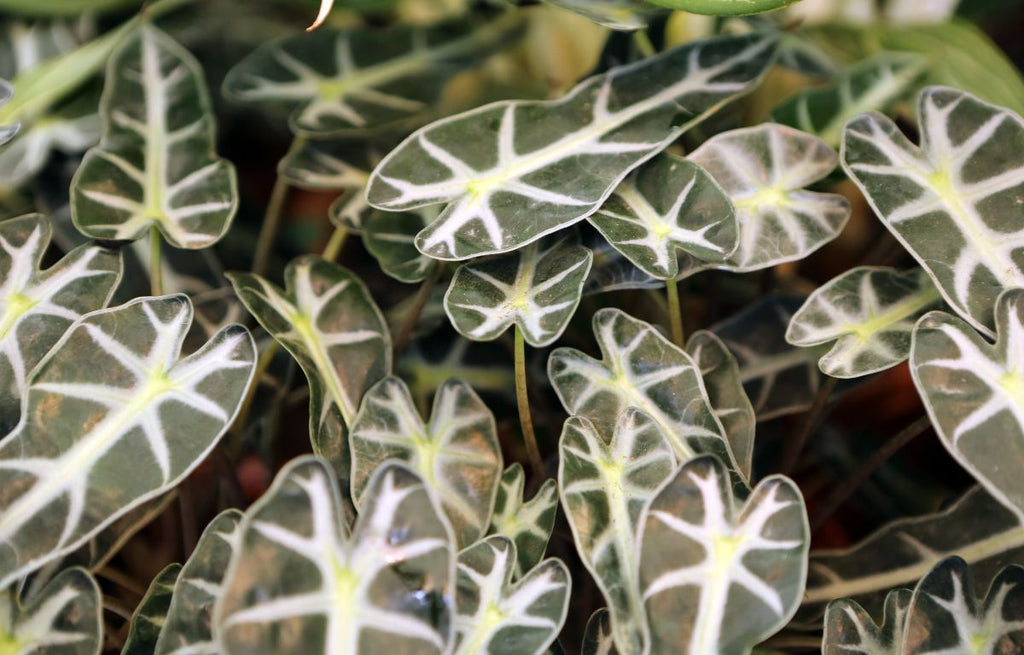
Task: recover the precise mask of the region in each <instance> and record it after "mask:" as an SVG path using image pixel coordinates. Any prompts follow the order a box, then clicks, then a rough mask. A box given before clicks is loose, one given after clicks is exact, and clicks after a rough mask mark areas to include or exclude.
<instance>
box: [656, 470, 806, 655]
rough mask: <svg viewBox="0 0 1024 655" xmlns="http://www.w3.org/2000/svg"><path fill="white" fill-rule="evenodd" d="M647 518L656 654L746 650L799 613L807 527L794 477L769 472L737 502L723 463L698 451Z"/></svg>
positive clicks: (702, 654) (663, 491)
mask: <svg viewBox="0 0 1024 655" xmlns="http://www.w3.org/2000/svg"><path fill="white" fill-rule="evenodd" d="M640 525H641V527H640V545H639V550H638V552H639V557H640V569H639V570H640V585H641V590H642V592H643V598H644V603H645V607H646V610H647V619H648V623H649V626H650V639H651V641H650V648H651V652H655V653H680V652H685V653H689V654H690V655H706V654H707V653H722V654H725V653H730V654H732V653H736V654H739V655H744V654H746V653H750V651H751V648H752V647H753V646H754V645H755V644H757V643H758V642H760V641H761V640H763V639H764V638H765V637H767V636H769V635H771V634H773V633H774V632H776V631H777V630H779V629H780V628H782V626H784V625H785V624H786V623H787V622H788V621H789V619H790V618H791V617H792V616H793V613H794V612H796V608H797V605H798V604H799V602H800V596H801V594H802V593H803V590H804V581H805V579H806V576H807V548H808V546H809V544H810V530H809V529H808V526H807V512H806V510H805V508H804V502H803V497H802V496H801V495H800V490H799V489H798V488H797V486H796V485H795V484H793V482H792V481H790V480H789V479H788V478H785V477H783V476H778V475H773V476H769V477H767V478H765V479H764V480H762V481H761V482H760V483H759V484H758V485H757V487H755V488H754V490H753V492H752V493H751V494H750V497H749V498H747V500H746V502H744V503H743V504H742V506H741V507H740V506H737V504H736V500H735V499H734V498H733V493H732V488H731V485H730V482H729V473H728V471H727V470H726V468H725V466H724V465H723V464H722V463H721V462H720V461H719V460H718V459H717V458H715V457H713V456H702V457H698V458H696V459H693V460H690V461H689V462H687V463H686V464H684V465H683V466H682V467H681V468H680V469H679V471H678V472H677V473H676V474H675V476H674V477H672V478H671V479H670V480H669V481H668V482H666V483H665V484H664V486H662V488H661V490H660V491H659V492H658V494H657V495H656V496H655V497H654V498H653V499H652V500H651V502H650V503H649V504H648V505H647V507H646V508H645V509H644V513H643V516H642V518H641V520H640Z"/></svg>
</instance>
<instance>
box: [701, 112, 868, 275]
mask: <svg viewBox="0 0 1024 655" xmlns="http://www.w3.org/2000/svg"><path fill="white" fill-rule="evenodd" d="M688 159H690V160H691V161H693V162H695V163H697V164H699V165H700V166H701V167H703V168H704V169H705V170H707V172H708V173H710V174H711V176H712V177H714V178H715V181H716V182H718V184H719V185H721V187H722V189H723V190H724V191H725V193H726V195H728V196H729V199H730V200H732V204H733V206H734V207H735V208H736V220H737V222H738V224H739V247H738V248H737V249H736V252H735V253H733V254H732V255H731V256H730V257H729V260H728V261H727V262H726V263H725V264H724V265H722V266H720V268H724V269H725V270H729V271H735V272H738V273H744V272H749V271H755V270H759V269H762V268H767V267H769V266H774V265H776V264H781V263H783V262H790V261H796V260H798V259H803V258H804V257H806V256H807V255H809V254H810V253H812V252H814V251H815V250H817V249H818V248H820V247H821V246H823V245H825V244H826V243H828V242H829V241H831V240H832V239H834V238H836V236H838V235H839V232H840V231H841V230H842V229H843V226H844V225H846V220H847V219H848V218H849V217H850V203H849V201H847V200H846V198H844V197H843V196H840V195H838V194H835V193H821V192H818V191H808V190H806V188H805V187H807V186H808V185H810V184H813V183H814V182H817V181H818V180H820V179H822V178H824V177H825V176H827V175H828V174H829V173H831V172H832V171H833V169H835V167H836V163H837V162H838V158H837V156H836V153H835V151H834V150H832V148H830V147H828V145H826V144H825V142H824V141H822V140H821V139H819V138H817V137H815V136H812V135H810V134H807V133H805V132H801V131H799V130H794V129H793V128H791V127H786V126H784V125H777V124H773V123H765V124H763V125H758V126H756V127H748V128H743V129H738V130H732V131H729V132H725V133H722V134H719V135H717V136H714V137H712V138H710V139H708V140H707V141H706V142H704V144H703V145H701V146H700V147H699V148H697V149H696V150H695V151H693V153H691V154H690V156H689V157H688Z"/></svg>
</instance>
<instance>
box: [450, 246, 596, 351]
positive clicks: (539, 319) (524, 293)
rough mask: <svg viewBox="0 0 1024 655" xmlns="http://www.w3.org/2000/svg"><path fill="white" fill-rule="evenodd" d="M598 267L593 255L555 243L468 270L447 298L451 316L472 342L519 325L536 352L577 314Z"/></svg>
mask: <svg viewBox="0 0 1024 655" xmlns="http://www.w3.org/2000/svg"><path fill="white" fill-rule="evenodd" d="M592 261H593V256H592V254H591V252H590V250H589V249H587V248H584V247H583V246H580V245H575V244H573V243H571V241H569V240H568V239H566V238H561V239H557V238H553V239H549V240H546V241H543V242H534V243H531V244H529V245H528V246H526V247H525V248H522V249H520V250H517V251H516V252H514V253H510V254H507V255H502V256H499V257H493V258H491V259H485V260H483V261H478V262H470V263H467V264H463V265H462V266H460V267H459V268H458V270H456V271H455V276H454V277H453V278H452V282H451V285H450V286H449V287H448V293H446V294H445V296H444V310H445V313H447V314H448V318H449V319H451V322H452V325H454V326H455V329H456V330H458V331H459V333H460V334H462V335H463V336H465V337H467V338H469V339H475V340H478V341H490V340H491V339H497V338H498V337H499V336H500V335H501V334H502V333H503V332H504V331H505V330H507V329H508V328H509V327H511V326H512V324H513V323H514V324H515V325H517V326H518V327H519V329H520V330H522V332H523V337H524V338H525V339H526V342H527V343H529V344H530V345H531V346H534V347H537V348H541V347H543V346H547V345H550V344H551V343H552V342H553V341H555V340H556V339H558V337H559V336H561V334H562V332H563V331H564V330H565V328H566V326H567V325H568V324H569V320H570V319H572V315H573V314H574V313H575V312H576V307H578V306H579V304H580V298H581V297H582V293H583V283H584V282H586V279H587V275H588V274H589V273H590V265H591V262H592Z"/></svg>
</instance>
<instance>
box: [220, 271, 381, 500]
mask: <svg viewBox="0 0 1024 655" xmlns="http://www.w3.org/2000/svg"><path fill="white" fill-rule="evenodd" d="M228 279H229V280H231V284H232V285H233V286H234V287H235V292H236V293H237V294H238V297H239V299H241V301H242V302H243V303H244V304H245V307H246V309H248V310H249V312H250V313H252V315H253V316H255V317H256V320H257V321H259V323H260V325H262V326H263V328H264V329H265V330H266V331H267V332H269V333H270V334H271V335H272V336H273V337H274V338H275V339H277V341H278V342H279V343H280V344H281V345H282V346H284V347H285V349H286V350H287V351H288V352H289V353H291V355H292V357H294V358H295V360H296V361H297V362H298V363H299V366H300V367H302V370H303V372H304V373H305V374H306V378H307V380H308V381H309V387H310V394H309V416H310V419H309V423H310V428H309V431H310V438H311V439H312V441H313V448H314V450H315V452H317V453H319V454H321V455H324V456H325V457H327V458H328V459H329V460H330V461H331V463H332V464H334V466H335V469H336V470H337V472H338V473H339V474H340V475H341V476H342V478H343V479H344V480H347V479H348V477H349V475H350V473H349V455H348V447H347V439H346V438H345V436H344V431H345V428H346V427H347V426H351V424H352V421H353V420H354V419H355V415H356V410H358V408H359V401H360V399H361V398H362V397H363V393H364V392H365V391H366V390H367V389H368V388H369V387H370V385H372V384H374V383H375V382H377V381H378V380H380V379H382V378H383V377H385V376H387V375H388V374H390V373H391V335H390V333H389V332H388V328H387V324H386V323H385V321H384V316H383V315H382V314H381V313H380V310H379V309H377V305H376V304H375V303H374V302H373V298H372V297H371V296H370V292H369V291H368V290H367V288H366V286H365V285H364V284H363V283H362V282H361V281H360V280H359V278H357V277H356V276H355V275H354V274H353V273H351V272H350V271H348V270H347V269H344V268H342V267H340V266H337V265H336V264H332V263H331V262H328V261H324V260H323V259H320V258H319V257H314V256H305V257H299V258H298V259H294V260H292V261H291V262H290V263H289V264H288V266H287V267H286V268H285V271H284V281H285V288H284V289H283V290H282V289H281V288H279V287H277V286H275V285H273V284H271V283H270V282H268V281H267V280H265V279H263V278H261V277H259V276H257V275H252V274H249V273H229V274H228ZM344 487H345V491H344V493H346V494H347V493H348V489H347V484H346V485H344Z"/></svg>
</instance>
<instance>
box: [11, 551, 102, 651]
mask: <svg viewBox="0 0 1024 655" xmlns="http://www.w3.org/2000/svg"><path fill="white" fill-rule="evenodd" d="M102 612H103V610H102V605H101V603H100V588H99V585H97V584H96V581H95V580H93V578H92V576H91V575H89V573H88V572H87V571H86V570H85V569H81V568H78V567H75V568H71V569H67V570H65V571H63V572H62V573H61V574H60V575H58V576H57V577H56V578H54V579H53V580H51V581H50V582H49V583H48V584H47V585H46V586H45V587H43V589H42V590H41V591H40V592H39V593H38V594H36V595H35V596H34V597H33V598H31V599H29V600H28V602H26V603H23V602H22V600H21V599H19V598H18V595H17V589H16V588H14V587H12V588H10V589H7V590H5V591H4V592H2V593H0V645H2V646H3V648H4V650H5V652H7V653H11V654H12V655H21V653H45V654H46V655H99V654H100V649H101V648H102V647H103V618H102Z"/></svg>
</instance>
